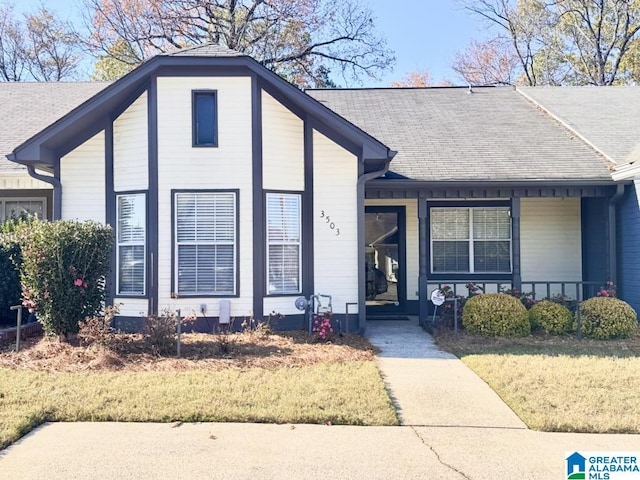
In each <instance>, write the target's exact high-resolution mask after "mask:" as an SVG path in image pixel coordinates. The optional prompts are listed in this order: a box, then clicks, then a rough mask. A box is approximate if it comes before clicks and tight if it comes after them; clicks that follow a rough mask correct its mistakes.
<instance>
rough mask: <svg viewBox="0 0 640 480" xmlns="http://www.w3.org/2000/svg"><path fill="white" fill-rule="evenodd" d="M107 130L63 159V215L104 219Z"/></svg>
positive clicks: (61, 176) (77, 218)
mask: <svg viewBox="0 0 640 480" xmlns="http://www.w3.org/2000/svg"><path fill="white" fill-rule="evenodd" d="M104 152H105V150H104V131H102V132H99V133H98V134H96V135H95V136H93V137H92V138H90V139H89V140H87V141H86V142H84V143H83V144H82V145H80V146H79V147H77V148H76V149H75V150H73V151H72V152H70V153H68V154H67V155H65V156H64V157H62V158H61V159H60V181H61V183H62V185H63V190H62V218H63V219H65V220H81V221H82V220H95V221H97V222H103V223H104V221H105V154H104Z"/></svg>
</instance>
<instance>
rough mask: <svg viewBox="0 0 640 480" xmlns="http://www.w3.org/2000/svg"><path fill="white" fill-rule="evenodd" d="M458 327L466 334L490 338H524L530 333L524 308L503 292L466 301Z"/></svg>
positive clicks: (516, 300) (477, 296)
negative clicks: (464, 329)
mask: <svg viewBox="0 0 640 480" xmlns="http://www.w3.org/2000/svg"><path fill="white" fill-rule="evenodd" d="M462 324H463V325H464V327H465V328H466V329H467V331H468V332H469V333H475V334H478V335H486V336H490V337H524V336H526V335H529V333H531V325H530V324H529V316H528V314H527V309H526V308H525V306H524V305H522V303H521V302H520V300H518V299H517V298H515V297H512V296H511V295H506V294H504V293H486V294H484V295H476V296H474V297H471V298H469V299H468V300H467V301H466V303H465V305H464V309H463V310H462Z"/></svg>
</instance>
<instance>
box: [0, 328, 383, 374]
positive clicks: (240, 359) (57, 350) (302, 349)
mask: <svg viewBox="0 0 640 480" xmlns="http://www.w3.org/2000/svg"><path fill="white" fill-rule="evenodd" d="M108 344H109V346H108V347H107V346H103V345H101V344H99V343H96V342H93V343H90V342H89V343H88V344H87V342H82V343H81V342H79V341H77V340H76V341H73V342H70V343H65V342H60V341H59V340H58V339H57V338H56V339H52V338H48V337H39V338H30V339H27V340H25V342H24V344H23V347H22V349H21V351H20V352H18V353H15V352H13V351H11V347H5V348H4V349H3V350H1V351H0V368H11V369H16V370H19V369H23V370H33V371H55V372H78V371H101V370H104V371H169V370H173V371H185V370H193V369H199V370H213V371H216V370H223V369H229V368H233V369H241V370H245V369H250V368H256V367H258V368H265V369H275V368H281V367H300V366H308V365H314V364H319V363H325V362H343V361H344V362H346V361H368V360H373V359H374V358H375V353H376V350H375V347H373V346H372V345H371V344H370V343H369V342H368V340H367V339H366V338H363V337H361V336H359V335H354V334H346V335H344V336H342V337H338V336H336V337H335V339H334V340H333V341H332V342H328V343H318V342H315V341H314V340H313V339H312V338H311V337H309V336H308V335H307V334H306V333H305V332H297V331H296V332H285V333H277V334H275V333H271V334H264V333H256V332H244V333H239V334H198V333H189V334H183V335H182V346H181V358H176V356H175V349H174V350H173V351H172V352H170V353H168V355H166V356H159V355H153V354H152V353H150V351H151V350H150V349H149V346H148V343H147V342H146V341H145V337H143V336H142V335H140V334H116V335H115V336H113V337H112V338H111V339H110V341H109V342H108Z"/></svg>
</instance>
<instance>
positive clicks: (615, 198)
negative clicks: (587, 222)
mask: <svg viewBox="0 0 640 480" xmlns="http://www.w3.org/2000/svg"><path fill="white" fill-rule="evenodd" d="M623 195H624V184H622V183H619V184H618V185H617V186H616V193H614V194H613V195H612V196H611V198H610V199H609V235H608V237H609V281H611V282H613V284H614V285H618V268H617V267H618V251H617V241H616V229H617V228H616V204H617V203H618V202H619V201H620V199H621V198H622V196H623Z"/></svg>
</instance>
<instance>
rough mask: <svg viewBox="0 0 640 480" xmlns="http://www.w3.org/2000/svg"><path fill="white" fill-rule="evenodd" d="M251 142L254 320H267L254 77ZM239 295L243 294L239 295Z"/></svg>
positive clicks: (257, 82) (258, 90)
mask: <svg viewBox="0 0 640 480" xmlns="http://www.w3.org/2000/svg"><path fill="white" fill-rule="evenodd" d="M251 141H252V146H251V148H252V152H251V155H252V161H251V164H252V186H251V191H252V201H253V205H252V207H253V232H252V233H253V235H252V240H253V258H252V260H253V318H257V319H261V318H262V317H263V316H264V301H263V298H264V296H265V294H266V292H267V285H266V278H265V276H266V266H265V262H266V241H265V231H266V228H265V226H266V225H265V215H266V213H265V211H264V208H265V206H264V203H265V201H264V195H263V194H262V186H263V167H262V82H261V79H260V78H259V77H258V76H257V75H253V76H252V77H251ZM238 293H239V292H238Z"/></svg>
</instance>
